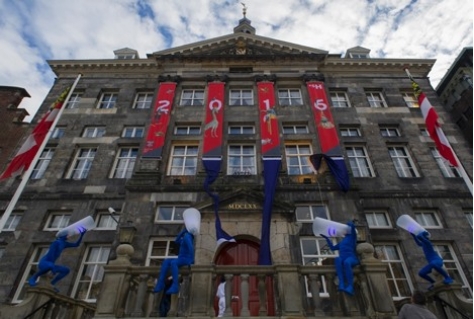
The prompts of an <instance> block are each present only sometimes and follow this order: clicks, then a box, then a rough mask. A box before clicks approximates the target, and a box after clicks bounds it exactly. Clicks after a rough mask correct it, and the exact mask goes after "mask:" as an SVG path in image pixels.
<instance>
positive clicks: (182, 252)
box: [153, 229, 194, 295]
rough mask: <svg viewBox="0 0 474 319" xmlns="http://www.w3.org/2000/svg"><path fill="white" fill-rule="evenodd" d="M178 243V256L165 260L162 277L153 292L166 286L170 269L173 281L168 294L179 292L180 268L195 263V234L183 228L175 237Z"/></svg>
mask: <svg viewBox="0 0 474 319" xmlns="http://www.w3.org/2000/svg"><path fill="white" fill-rule="evenodd" d="M175 242H176V244H178V246H179V253H178V258H169V259H165V260H164V261H163V264H162V265H161V271H160V277H159V278H158V282H157V283H156V285H155V288H154V289H153V292H155V293H157V292H160V291H162V290H163V289H164V288H165V282H166V277H167V275H168V271H170V270H171V276H172V277H173V282H172V284H171V287H170V288H169V289H168V290H166V292H165V293H166V294H167V295H172V294H177V293H178V292H179V280H178V276H179V272H178V268H180V267H182V266H189V265H192V264H194V236H193V234H191V233H190V232H189V231H187V230H186V229H183V230H182V231H181V232H180V233H179V234H178V236H176V239H175Z"/></svg>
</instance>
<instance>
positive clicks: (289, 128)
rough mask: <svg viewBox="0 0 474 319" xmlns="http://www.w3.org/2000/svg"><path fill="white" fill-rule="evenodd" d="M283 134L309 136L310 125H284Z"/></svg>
mask: <svg viewBox="0 0 474 319" xmlns="http://www.w3.org/2000/svg"><path fill="white" fill-rule="evenodd" d="M282 132H283V134H287V135H297V134H309V128H308V125H305V124H303V125H298V124H294V125H292V124H284V125H283V126H282Z"/></svg>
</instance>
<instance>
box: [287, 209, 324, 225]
mask: <svg viewBox="0 0 474 319" xmlns="http://www.w3.org/2000/svg"><path fill="white" fill-rule="evenodd" d="M295 214H296V220H297V221H299V222H307V223H312V222H313V220H314V219H315V218H316V217H319V218H324V219H329V213H328V209H327V207H326V206H324V205H308V206H298V207H296V211H295Z"/></svg>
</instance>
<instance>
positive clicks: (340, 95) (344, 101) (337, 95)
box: [329, 91, 351, 108]
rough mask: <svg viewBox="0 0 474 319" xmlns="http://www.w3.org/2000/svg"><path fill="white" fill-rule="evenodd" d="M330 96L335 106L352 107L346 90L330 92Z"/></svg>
mask: <svg viewBox="0 0 474 319" xmlns="http://www.w3.org/2000/svg"><path fill="white" fill-rule="evenodd" d="M329 96H330V98H331V104H332V106H333V107H338V108H339V107H351V105H350V103H349V99H348V98H347V94H346V93H345V92H337V91H334V92H329Z"/></svg>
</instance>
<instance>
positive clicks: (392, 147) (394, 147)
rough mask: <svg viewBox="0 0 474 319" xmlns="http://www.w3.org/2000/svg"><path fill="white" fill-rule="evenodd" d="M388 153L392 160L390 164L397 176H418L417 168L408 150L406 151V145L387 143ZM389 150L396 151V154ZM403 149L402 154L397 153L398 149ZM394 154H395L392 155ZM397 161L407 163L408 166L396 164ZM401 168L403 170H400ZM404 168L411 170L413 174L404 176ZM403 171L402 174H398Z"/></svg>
mask: <svg viewBox="0 0 474 319" xmlns="http://www.w3.org/2000/svg"><path fill="white" fill-rule="evenodd" d="M387 150H388V154H389V156H390V159H391V160H392V164H393V166H394V168H395V172H396V173H397V175H398V177H399V178H419V177H420V173H419V172H418V169H417V168H416V166H415V162H414V161H413V159H412V157H411V154H410V152H409V151H408V149H407V147H406V146H404V145H389V146H388V147H387ZM391 150H393V151H396V153H397V154H393V153H392V152H391ZM400 150H403V153H404V154H401V155H400V154H398V151H400ZM393 155H395V156H393ZM395 160H396V161H395ZM396 163H398V164H399V165H400V164H401V163H405V164H409V166H397V164H396ZM400 170H403V171H400ZM406 170H408V171H412V173H413V174H411V176H404V175H405V173H406ZM401 172H403V174H402V175H403V176H402V175H401V174H400V173H401Z"/></svg>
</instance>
